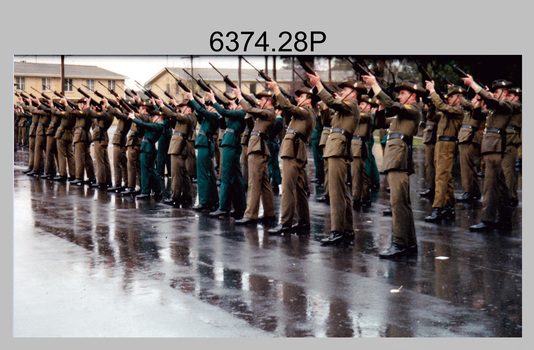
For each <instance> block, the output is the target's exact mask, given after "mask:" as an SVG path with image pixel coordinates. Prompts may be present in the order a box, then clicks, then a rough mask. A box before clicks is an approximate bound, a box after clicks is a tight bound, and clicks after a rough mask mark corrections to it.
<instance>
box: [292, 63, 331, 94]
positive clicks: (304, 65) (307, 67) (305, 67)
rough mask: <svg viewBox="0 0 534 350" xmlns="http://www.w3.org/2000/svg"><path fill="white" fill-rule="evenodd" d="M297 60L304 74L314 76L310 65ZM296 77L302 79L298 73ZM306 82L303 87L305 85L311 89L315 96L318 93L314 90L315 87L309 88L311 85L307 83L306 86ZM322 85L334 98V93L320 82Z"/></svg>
mask: <svg viewBox="0 0 534 350" xmlns="http://www.w3.org/2000/svg"><path fill="white" fill-rule="evenodd" d="M297 59H298V61H299V63H300V65H301V66H302V68H303V69H304V71H305V72H306V73H308V74H311V75H315V74H316V73H315V70H313V68H312V67H310V65H309V64H308V62H306V61H304V60H302V59H301V58H297ZM295 73H297V72H296V71H295ZM297 75H298V76H299V78H300V79H302V77H301V76H300V75H299V74H298V73H297ZM302 80H304V79H302ZM306 82H307V80H306ZM306 82H305V83H304V85H306V86H308V87H311V88H312V89H313V91H314V93H315V94H317V92H318V91H316V90H317V89H316V88H315V86H309V85H311V84H309V83H308V84H306ZM322 84H323V88H324V89H325V90H326V91H327V92H328V93H329V94H330V95H332V96H334V91H333V90H332V89H330V88H329V87H328V86H327V85H326V84H325V83H324V82H322Z"/></svg>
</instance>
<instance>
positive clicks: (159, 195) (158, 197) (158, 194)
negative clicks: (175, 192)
mask: <svg viewBox="0 0 534 350" xmlns="http://www.w3.org/2000/svg"><path fill="white" fill-rule="evenodd" d="M162 199H163V193H162V192H161V191H160V192H156V193H154V200H155V201H156V202H160V201H161V200H162Z"/></svg>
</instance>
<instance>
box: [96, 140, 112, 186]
mask: <svg viewBox="0 0 534 350" xmlns="http://www.w3.org/2000/svg"><path fill="white" fill-rule="evenodd" d="M93 144H94V147H95V149H94V152H95V165H96V182H98V183H99V184H111V165H110V163H109V153H108V141H93Z"/></svg>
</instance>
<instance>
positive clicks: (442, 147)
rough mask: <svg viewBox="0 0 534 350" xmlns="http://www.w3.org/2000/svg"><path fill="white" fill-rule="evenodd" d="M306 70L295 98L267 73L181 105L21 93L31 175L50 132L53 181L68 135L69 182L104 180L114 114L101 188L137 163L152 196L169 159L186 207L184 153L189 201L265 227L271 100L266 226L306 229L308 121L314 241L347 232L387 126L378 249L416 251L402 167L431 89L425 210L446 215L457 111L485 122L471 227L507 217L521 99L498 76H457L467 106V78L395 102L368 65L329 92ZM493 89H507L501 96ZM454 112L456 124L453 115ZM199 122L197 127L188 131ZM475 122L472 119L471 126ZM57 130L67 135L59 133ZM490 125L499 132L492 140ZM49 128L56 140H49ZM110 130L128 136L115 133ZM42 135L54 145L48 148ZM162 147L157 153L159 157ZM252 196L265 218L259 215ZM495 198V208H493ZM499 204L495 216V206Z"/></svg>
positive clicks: (403, 88)
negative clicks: (320, 221)
mask: <svg viewBox="0 0 534 350" xmlns="http://www.w3.org/2000/svg"><path fill="white" fill-rule="evenodd" d="M307 76H308V79H309V83H310V85H309V86H311V87H309V86H305V87H302V88H300V89H299V90H297V91H296V98H295V99H294V101H291V97H290V96H287V94H285V93H283V90H282V89H280V87H279V86H278V84H277V83H276V82H275V81H274V80H272V79H269V80H267V81H266V84H267V89H266V90H264V91H262V92H260V93H258V94H256V97H257V101H254V100H251V99H250V98H246V97H247V95H245V94H243V93H242V92H241V90H240V89H239V88H238V87H236V86H234V87H233V95H232V96H231V95H229V94H226V97H227V98H228V102H227V103H222V102H221V101H220V99H218V98H217V96H216V94H215V93H214V92H213V91H207V92H206V93H205V96H204V97H203V100H201V99H199V98H198V97H197V96H195V95H193V93H192V92H191V91H186V95H185V97H186V98H185V100H184V101H183V102H182V103H177V101H176V100H174V99H172V100H171V101H170V102H169V103H166V102H164V101H163V100H162V99H159V98H154V97H153V98H152V99H151V100H142V99H141V98H140V97H139V96H138V95H137V96H136V97H137V98H135V99H134V100H131V101H126V100H123V99H122V98H120V97H119V96H116V97H117V101H108V100H107V99H106V98H102V101H101V102H100V103H95V102H94V101H92V100H91V99H90V98H82V99H80V100H79V101H78V103H77V106H73V103H72V102H70V101H68V100H67V99H65V98H62V99H61V101H60V102H61V103H60V104H58V106H56V105H55V104H54V101H51V100H50V101H43V100H39V99H33V100H32V99H24V98H23V97H22V96H21V97H20V102H21V103H20V104H19V107H20V108H22V110H23V112H22V111H21V113H27V114H28V115H31V118H32V119H31V120H32V124H31V126H30V133H29V141H30V142H29V147H30V167H29V169H28V174H32V173H33V174H37V175H41V174H43V172H44V174H45V175H46V176H51V173H52V168H53V163H54V156H53V154H54V153H53V151H52V149H53V147H54V146H53V145H52V143H54V142H53V141H55V144H56V149H57V163H58V168H59V176H55V177H52V179H54V180H58V181H65V180H66V178H67V172H66V166H65V162H67V163H68V160H67V159H68V153H69V151H68V150H67V151H65V146H64V145H63V143H65V144H69V142H68V140H69V139H70V140H71V142H72V143H71V144H70V145H71V146H70V147H71V149H72V144H74V154H75V157H74V162H73V164H72V165H73V166H72V168H74V169H75V171H74V172H73V173H71V177H73V180H72V181H73V182H74V183H75V184H80V185H81V184H83V183H84V171H85V173H86V174H87V176H88V178H89V183H90V184H91V183H92V185H93V186H96V187H99V188H107V187H109V186H107V184H109V183H110V178H111V174H110V171H108V170H107V169H109V167H108V168H106V167H105V166H99V164H105V163H106V158H107V137H106V136H107V130H108V128H109V126H110V125H111V123H112V122H113V118H117V119H118V125H117V130H116V132H115V135H114V137H113V141H112V143H113V145H114V150H113V152H114V153H113V154H114V156H113V157H114V163H115V165H116V166H114V173H115V186H113V187H111V188H108V190H115V191H121V190H122V189H123V183H124V184H127V185H126V186H127V189H126V190H125V191H123V192H122V193H126V194H128V193H129V192H132V191H135V178H136V175H135V173H136V170H134V169H136V168H137V169H140V176H139V178H140V182H141V193H140V194H139V195H138V196H137V198H139V199H142V198H150V194H151V193H153V194H154V196H155V198H156V199H159V198H160V197H161V193H162V189H163V186H162V177H161V174H162V173H161V172H158V171H157V169H158V168H159V169H161V168H164V167H165V166H166V164H168V161H167V160H168V159H170V176H171V193H172V194H171V198H169V199H167V200H166V201H165V203H167V204H171V205H174V206H180V205H182V206H186V205H190V204H191V202H192V198H191V175H190V171H188V169H187V163H188V162H189V161H190V160H191V159H193V157H194V156H195V155H196V162H195V163H196V176H197V182H198V203H199V204H198V206H197V207H195V209H198V210H206V211H208V212H209V215H210V216H212V217H225V216H230V215H232V216H233V217H234V218H235V219H236V220H235V224H237V225H244V224H255V223H257V222H258V221H260V220H261V221H262V222H263V223H264V224H266V225H271V226H274V221H275V212H274V198H273V195H274V193H273V186H272V185H271V183H270V179H269V162H270V161H272V159H273V158H276V159H277V158H278V155H277V154H274V155H272V154H271V152H270V150H269V145H268V141H269V140H270V139H272V134H273V130H274V129H275V127H276V125H277V120H279V119H280V116H278V118H277V112H276V111H277V110H278V111H279V113H280V114H281V119H283V120H284V124H285V125H286V127H285V128H283V130H284V131H283V140H282V142H281V145H280V153H279V157H280V158H281V159H282V174H281V185H282V198H281V210H280V222H279V224H278V225H277V226H276V227H273V228H272V229H270V230H268V232H269V234H285V233H293V232H296V233H304V234H306V233H309V230H310V214H309V208H308V195H307V186H308V179H307V174H306V164H307V163H308V159H307V150H306V144H307V142H308V140H309V139H310V136H311V135H312V133H313V132H314V130H315V131H316V134H317V129H316V126H317V125H320V127H321V128H322V130H321V133H322V136H321V137H320V138H318V137H315V140H319V142H318V144H317V146H318V147H313V149H314V158H316V160H315V166H316V170H317V169H320V168H323V173H324V185H325V194H326V196H325V197H326V198H328V200H329V204H330V217H331V228H330V229H331V232H330V235H329V236H328V237H325V238H324V239H322V240H321V243H322V244H323V245H331V244H338V243H341V242H346V241H350V240H351V239H353V238H354V230H353V214H352V210H353V208H354V206H358V205H368V203H369V202H370V200H369V187H370V186H369V183H370V178H374V177H375V176H374V175H373V174H377V173H378V170H377V169H376V163H374V164H373V162H372V161H371V163H370V165H369V166H368V167H367V169H366V166H365V162H366V161H367V162H368V163H369V161H370V160H373V157H372V152H371V148H370V147H369V142H370V140H372V137H371V134H372V131H373V130H374V129H375V128H383V129H386V128H387V130H388V135H387V143H386V145H385V149H384V162H383V166H382V171H383V172H384V173H386V174H387V177H388V182H389V186H390V189H391V190H390V191H391V193H390V203H391V213H392V216H393V235H392V241H391V245H390V247H389V248H388V249H386V250H385V251H383V252H381V253H380V254H379V256H380V257H381V258H397V257H400V256H409V255H413V254H414V253H415V252H417V240H416V234H415V227H414V222H413V213H412V209H411V204H410V196H409V181H408V176H409V175H410V174H412V173H413V172H414V167H413V160H412V141H413V136H414V135H415V133H416V131H417V124H418V122H419V121H420V120H422V115H423V109H424V103H423V102H422V101H423V98H424V97H425V96H426V95H428V94H429V93H430V102H431V103H429V108H428V113H427V122H428V123H429V124H427V129H428V127H429V126H430V122H435V123H437V127H436V129H437V140H438V141H437V142H436V150H435V153H434V154H435V156H434V159H435V167H436V169H437V171H436V177H435V194H434V204H433V211H432V214H431V215H430V216H429V218H427V219H428V220H429V221H434V218H431V217H435V216H437V217H439V218H442V217H445V216H446V215H448V216H450V215H451V214H450V209H448V208H449V207H450V206H452V207H453V204H454V192H453V189H452V174H451V169H452V163H453V162H454V147H455V145H456V141H457V139H456V138H457V137H458V136H457V131H458V129H459V126H460V124H459V123H458V120H460V122H462V121H463V124H461V126H462V128H467V129H470V128H468V127H467V125H471V124H469V121H468V120H467V119H465V118H468V117H469V118H473V119H475V120H484V119H485V120H486V128H485V133H484V136H483V141H482V146H483V147H482V148H481V153H482V154H483V155H484V159H485V171H486V177H485V184H484V206H483V217H482V220H481V223H479V224H477V225H474V227H472V228H471V229H472V230H478V229H485V228H489V227H495V226H496V225H497V224H496V223H495V222H494V220H495V218H497V217H499V219H500V224H501V225H502V224H503V223H505V222H504V221H505V219H507V220H509V216H506V215H505V214H506V212H505V211H503V209H502V207H503V206H507V205H508V204H509V203H510V202H509V201H508V202H506V201H507V196H506V195H500V194H499V195H497V193H499V192H498V191H501V190H505V189H506V191H507V193H508V190H507V188H506V187H504V188H502V186H501V185H502V183H504V181H503V182H502V183H501V175H502V171H500V169H501V168H500V165H501V161H500V160H501V157H502V156H503V154H504V153H505V148H506V147H507V146H508V145H509V144H510V145H511V144H513V143H507V140H506V135H507V134H506V133H505V131H508V129H507V126H508V124H509V121H510V119H512V115H515V114H517V113H519V114H520V103H519V102H518V101H517V100H515V101H511V102H508V101H506V99H507V98H510V99H513V98H512V97H510V96H513V91H512V90H511V89H510V86H509V83H508V82H505V83H504V85H502V82H501V81H499V82H500V83H498V82H497V83H495V86H494V89H495V93H493V94H492V93H490V92H487V91H486V90H484V89H482V88H481V87H480V86H478V85H477V84H476V83H475V82H474V81H472V78H471V77H468V78H465V79H464V82H465V84H466V85H468V86H469V87H470V88H472V89H473V90H474V91H476V92H477V96H478V98H477V100H476V101H473V103H472V104H471V107H469V108H468V107H465V106H466V105H467V104H466V103H465V99H463V98H459V96H461V94H462V93H463V88H461V87H457V86H454V87H450V90H449V94H448V97H447V102H446V103H445V102H444V101H443V100H442V99H441V97H440V96H439V95H438V94H437V93H436V92H435V88H434V85H433V84H434V83H433V82H431V81H428V82H427V83H426V89H424V88H422V87H421V86H420V85H418V84H416V83H414V82H410V81H404V82H402V83H401V84H399V85H398V86H397V87H396V91H397V92H398V97H397V99H398V101H394V100H393V99H392V98H391V96H388V94H386V92H385V91H383V89H382V88H381V86H380V84H379V83H378V82H377V80H376V78H375V77H374V76H373V75H372V74H368V75H365V76H362V79H363V81H354V80H348V81H345V82H343V83H341V84H339V86H338V87H339V90H338V92H336V93H333V92H332V91H331V90H330V89H327V88H325V86H324V84H323V83H322V82H321V79H320V77H319V75H317V73H315V72H308V73H307ZM499 84H501V85H499ZM499 89H500V90H499ZM500 91H503V92H502V93H500V94H497V93H498V92H500ZM504 91H505V92H504ZM515 91H516V93H515V94H516V95H519V94H520V93H519V92H518V90H515ZM370 92H372V93H373V94H374V98H369V97H368V95H367V94H369V93H370ZM496 94H497V96H495V95H496ZM503 96H504V97H503ZM460 101H462V104H460ZM483 102H484V103H483ZM502 105H505V107H502ZM457 106H460V107H457ZM518 106H519V107H518ZM460 108H461V111H460ZM518 108H519V109H518ZM451 116H452V117H451ZM460 116H461V117H460ZM453 119H454V120H455V122H450V120H453ZM197 124H198V130H197V131H196V133H195V129H197ZM451 125H457V126H456V130H457V131H456V132H453V131H451V130H453V129H454V126H452V127H451ZM512 125H514V124H512ZM52 126H56V128H57V129H55V131H54V132H52V130H50V129H51V128H52ZM472 126H473V125H472ZM479 126H480V125H479V124H478V126H473V128H478V127H479ZM91 127H92V128H93V135H92V137H90V135H91V133H90V131H91ZM45 130H46V131H45ZM514 130H516V129H514ZM219 131H221V133H222V137H221V139H220V148H221V149H222V151H221V162H220V166H221V170H220V185H221V187H220V193H219V191H218V190H217V180H216V175H215V171H214V161H213V157H214V152H215V145H214V141H213V140H214V135H215V134H217V133H218V132H219ZM65 133H68V134H70V136H69V137H64V135H65ZM194 134H196V137H195V138H194V148H193V147H191V140H192V137H193V135H194ZM493 134H496V135H498V136H499V138H495V137H493V138H492V136H493ZM163 135H169V136H170V141H169V145H168V148H167V147H166V146H165V143H159V144H158V146H157V147H156V142H158V141H159V140H161V139H162V137H163ZM488 135H489V136H488ZM503 135H504V136H503ZM43 136H46V137H43ZM323 136H324V137H323ZM48 137H51V139H52V140H50V141H49V140H48ZM133 137H137V140H136V141H134V140H132V138H133ZM32 138H33V140H32ZM116 139H117V140H123V141H124V142H123V143H122V144H121V143H115V140H116ZM484 140H486V142H484ZM63 141H65V142H63ZM91 141H92V142H93V143H94V153H95V160H96V164H97V167H96V168H97V171H96V176H95V175H94V170H93V169H92V160H91V157H90V154H89V145H90V142H91ZM49 142H50V147H51V148H50V151H49V150H48V147H47V146H46V145H47V144H48V143H49ZM115 146H117V147H115ZM68 148H69V146H68V145H67V149H68ZM462 148H463V147H462ZM462 148H461V149H462ZM127 149H128V150H127ZM271 149H272V148H271ZM32 150H33V152H32ZM195 150H196V152H195ZM162 151H163V152H162ZM320 151H322V155H320V153H319V152H320ZM71 152H72V151H71ZM451 152H452V153H451ZM130 153H132V154H130ZM195 153H196V154H195ZM512 153H513V152H512ZM123 154H128V156H127V159H128V161H127V162H126V165H125V164H124V163H123V164H122V165H120V164H121V161H120V159H121V156H122V155H123ZM158 154H161V158H160V157H158ZM43 159H44V160H45V162H44V164H43ZM451 159H452V161H451ZM107 163H109V161H107ZM62 164H63V165H62ZM461 164H463V163H462V162H461ZM68 165H69V170H70V169H71V166H70V165H71V164H70V163H69V164H68ZM136 165H137V167H136ZM497 165H498V166H497ZM130 166H131V167H130ZM124 169H128V170H127V171H126V170H124ZM242 169H243V170H244V171H242ZM369 169H371V170H369ZM132 173H134V174H132ZM349 173H350V174H351V175H350V178H351V179H352V181H351V185H352V188H350V189H349V187H348V186H347V178H348V177H349V176H348V174H349ZM125 174H127V177H125V176H124V175H125ZM131 174H132V175H131ZM316 174H320V172H319V173H316ZM462 174H463V171H462ZM244 175H245V176H244ZM376 177H377V176H376ZM132 180H133V182H132ZM465 192H466V193H472V192H471V191H465ZM494 192H495V193H494ZM451 193H452V197H451ZM451 198H452V199H451ZM260 201H261V204H262V207H263V218H259V209H260ZM490 201H491V202H490ZM497 203H499V205H500V206H497ZM501 204H502V205H501ZM447 210H449V212H447ZM496 210H499V211H500V214H501V215H500V216H497V215H496V212H495V211H496Z"/></svg>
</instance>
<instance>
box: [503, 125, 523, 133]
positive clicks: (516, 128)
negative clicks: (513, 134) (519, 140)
mask: <svg viewBox="0 0 534 350" xmlns="http://www.w3.org/2000/svg"><path fill="white" fill-rule="evenodd" d="M506 129H510V130H515V131H517V132H521V127H520V126H515V125H508V126H507V127H506Z"/></svg>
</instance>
